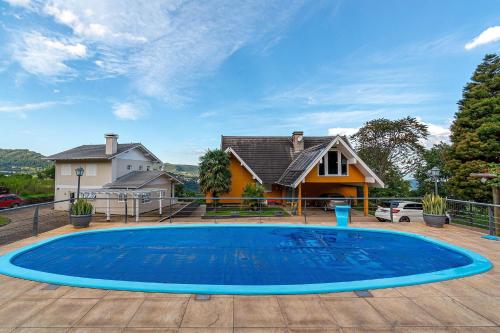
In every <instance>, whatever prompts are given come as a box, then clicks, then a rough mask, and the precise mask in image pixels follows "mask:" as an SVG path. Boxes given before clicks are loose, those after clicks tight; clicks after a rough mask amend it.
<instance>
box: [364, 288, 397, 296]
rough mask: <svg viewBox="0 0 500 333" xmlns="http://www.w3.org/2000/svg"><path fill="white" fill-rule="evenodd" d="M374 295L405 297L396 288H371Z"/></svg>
mask: <svg viewBox="0 0 500 333" xmlns="http://www.w3.org/2000/svg"><path fill="white" fill-rule="evenodd" d="M370 293H371V294H372V295H373V297H403V295H401V294H400V293H399V291H398V290H397V289H395V288H384V289H371V290H370Z"/></svg>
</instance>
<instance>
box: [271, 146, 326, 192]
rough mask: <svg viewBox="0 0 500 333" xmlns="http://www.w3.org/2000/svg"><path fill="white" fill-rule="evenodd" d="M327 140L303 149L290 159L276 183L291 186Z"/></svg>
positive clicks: (319, 152)
mask: <svg viewBox="0 0 500 333" xmlns="http://www.w3.org/2000/svg"><path fill="white" fill-rule="evenodd" d="M328 144H329V142H326V143H322V144H320V145H317V146H313V147H311V148H308V149H304V150H303V151H302V152H300V153H299V154H298V155H297V157H296V158H295V159H294V160H293V161H292V163H291V164H290V165H289V166H288V168H287V169H286V170H285V172H283V174H282V175H281V177H280V179H278V181H277V183H278V184H280V185H285V186H292V184H293V183H295V181H296V180H297V179H298V178H299V177H300V176H301V175H302V174H303V173H304V171H306V169H307V168H308V167H309V165H311V163H312V162H313V161H314V160H315V159H316V158H318V157H319V156H320V155H321V153H322V152H323V151H324V149H325V148H326V147H327V146H328Z"/></svg>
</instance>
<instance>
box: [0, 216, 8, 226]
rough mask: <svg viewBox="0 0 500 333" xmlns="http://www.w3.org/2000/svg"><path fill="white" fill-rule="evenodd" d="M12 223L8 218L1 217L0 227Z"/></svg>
mask: <svg viewBox="0 0 500 333" xmlns="http://www.w3.org/2000/svg"><path fill="white" fill-rule="evenodd" d="M9 223H10V220H9V219H8V218H6V217H3V216H0V227H3V226H4V225H7V224H9Z"/></svg>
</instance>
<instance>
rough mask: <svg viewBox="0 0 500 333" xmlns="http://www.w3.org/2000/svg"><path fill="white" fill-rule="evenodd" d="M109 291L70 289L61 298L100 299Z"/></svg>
mask: <svg viewBox="0 0 500 333" xmlns="http://www.w3.org/2000/svg"><path fill="white" fill-rule="evenodd" d="M108 293H109V290H104V289H91V288H71V290H70V291H68V292H67V293H66V294H64V295H63V296H62V298H102V297H104V296H106V295H107V294H108Z"/></svg>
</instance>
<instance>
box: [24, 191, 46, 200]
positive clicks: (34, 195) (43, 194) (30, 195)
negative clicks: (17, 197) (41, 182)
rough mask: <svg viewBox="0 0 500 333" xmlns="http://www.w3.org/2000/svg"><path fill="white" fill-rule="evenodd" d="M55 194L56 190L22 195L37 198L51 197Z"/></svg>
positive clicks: (27, 197) (25, 197)
mask: <svg viewBox="0 0 500 333" xmlns="http://www.w3.org/2000/svg"><path fill="white" fill-rule="evenodd" d="M53 195H54V192H50V193H38V194H23V195H21V198H23V199H25V200H26V199H35V198H47V197H51V196H53Z"/></svg>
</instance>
